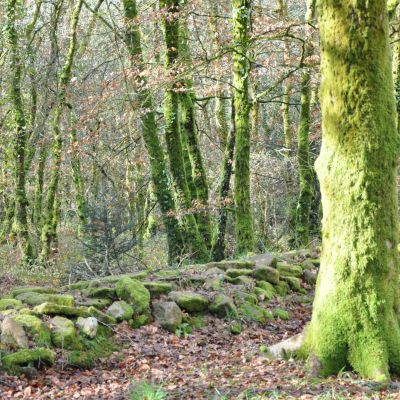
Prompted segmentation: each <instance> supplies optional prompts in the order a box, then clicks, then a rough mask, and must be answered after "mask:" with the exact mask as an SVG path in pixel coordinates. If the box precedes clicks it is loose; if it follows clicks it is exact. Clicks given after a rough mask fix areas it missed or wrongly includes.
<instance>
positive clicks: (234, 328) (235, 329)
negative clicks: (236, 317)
mask: <svg viewBox="0 0 400 400" xmlns="http://www.w3.org/2000/svg"><path fill="white" fill-rule="evenodd" d="M229 330H230V332H231V333H232V334H233V335H239V334H240V333H242V324H241V323H240V322H239V321H232V322H231V323H230V326H229Z"/></svg>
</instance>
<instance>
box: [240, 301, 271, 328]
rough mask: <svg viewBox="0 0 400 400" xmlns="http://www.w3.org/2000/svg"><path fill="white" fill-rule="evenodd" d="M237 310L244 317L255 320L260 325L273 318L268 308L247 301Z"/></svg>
mask: <svg viewBox="0 0 400 400" xmlns="http://www.w3.org/2000/svg"><path fill="white" fill-rule="evenodd" d="M239 312H240V314H241V315H242V317H243V318H244V319H246V320H248V321H254V322H257V323H259V324H261V325H264V324H265V323H266V322H267V321H269V320H271V319H272V318H273V316H272V314H271V313H270V312H269V311H268V310H265V309H264V308H262V307H260V306H258V305H256V304H250V303H248V302H245V303H243V304H241V305H240V306H239Z"/></svg>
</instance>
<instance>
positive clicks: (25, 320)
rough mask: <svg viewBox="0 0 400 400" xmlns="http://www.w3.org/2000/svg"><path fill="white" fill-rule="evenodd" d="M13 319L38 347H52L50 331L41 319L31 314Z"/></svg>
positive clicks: (16, 316) (19, 315)
mask: <svg viewBox="0 0 400 400" xmlns="http://www.w3.org/2000/svg"><path fill="white" fill-rule="evenodd" d="M13 319H14V320H15V321H16V322H18V323H19V324H20V325H21V326H22V327H23V328H24V331H25V332H26V333H27V334H28V336H29V338H30V339H31V340H32V341H33V342H34V343H35V344H36V345H37V346H40V347H50V346H51V333H50V329H49V327H48V326H47V325H46V324H45V323H44V322H43V321H42V320H41V319H40V318H38V317H35V316H34V315H29V314H18V315H15V316H13Z"/></svg>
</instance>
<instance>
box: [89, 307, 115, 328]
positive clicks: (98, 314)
mask: <svg viewBox="0 0 400 400" xmlns="http://www.w3.org/2000/svg"><path fill="white" fill-rule="evenodd" d="M88 313H89V315H90V316H92V317H94V318H96V319H97V320H98V321H100V322H101V323H103V324H105V325H115V324H116V323H117V320H116V319H115V318H114V317H113V316H111V315H108V314H106V313H104V312H103V311H100V310H98V309H97V308H96V307H89V308H88Z"/></svg>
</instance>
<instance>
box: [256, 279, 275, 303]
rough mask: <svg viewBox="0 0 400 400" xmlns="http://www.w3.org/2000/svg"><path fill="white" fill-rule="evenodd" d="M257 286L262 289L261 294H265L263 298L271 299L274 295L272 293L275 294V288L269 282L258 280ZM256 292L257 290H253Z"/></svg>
mask: <svg viewBox="0 0 400 400" xmlns="http://www.w3.org/2000/svg"><path fill="white" fill-rule="evenodd" d="M257 287H258V288H259V289H262V290H263V293H262V294H263V295H264V296H265V299H267V300H271V299H272V297H274V295H275V294H276V290H275V287H274V286H272V285H271V283H269V282H266V281H258V282H257ZM255 293H256V294H258V293H257V291H255Z"/></svg>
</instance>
